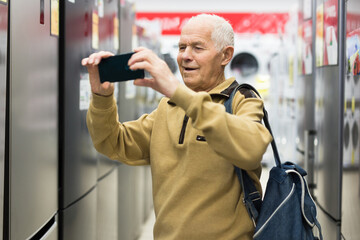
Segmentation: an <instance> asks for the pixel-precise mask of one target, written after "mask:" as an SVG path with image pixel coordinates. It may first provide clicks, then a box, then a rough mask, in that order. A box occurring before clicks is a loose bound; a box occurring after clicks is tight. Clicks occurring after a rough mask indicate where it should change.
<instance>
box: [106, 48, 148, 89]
mask: <svg viewBox="0 0 360 240" xmlns="http://www.w3.org/2000/svg"><path fill="white" fill-rule="evenodd" d="M133 54H134V53H133V52H131V53H125V54H120V55H116V56H111V57H108V58H104V59H102V60H101V62H100V63H99V75H100V82H101V83H103V82H122V81H128V80H134V79H137V78H144V76H145V71H144V70H143V69H139V70H135V71H133V70H131V69H130V68H129V65H128V61H129V59H130V57H131V56H132V55H133Z"/></svg>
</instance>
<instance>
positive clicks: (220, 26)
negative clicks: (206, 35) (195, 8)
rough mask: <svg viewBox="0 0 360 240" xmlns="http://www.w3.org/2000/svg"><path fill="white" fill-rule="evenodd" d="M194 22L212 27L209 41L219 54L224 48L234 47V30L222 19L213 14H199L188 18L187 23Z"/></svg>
mask: <svg viewBox="0 0 360 240" xmlns="http://www.w3.org/2000/svg"><path fill="white" fill-rule="evenodd" d="M194 20H203V21H206V22H209V23H210V24H212V25H213V27H214V28H213V32H212V35H211V39H212V40H213V41H214V44H215V47H216V49H217V50H218V51H219V52H220V51H221V50H222V49H223V48H224V47H226V46H232V47H233V46H234V30H233V28H232V26H231V24H230V23H229V22H228V21H227V20H225V19H224V18H222V17H220V16H217V15H214V14H204V13H203V14H199V15H197V16H194V17H192V18H190V20H189V21H188V23H190V22H191V21H194Z"/></svg>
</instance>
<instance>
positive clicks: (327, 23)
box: [313, 0, 357, 240]
mask: <svg viewBox="0 0 360 240" xmlns="http://www.w3.org/2000/svg"><path fill="white" fill-rule="evenodd" d="M350 2H353V3H354V2H355V0H353V1H351V0H350V1H348V3H350ZM315 9H316V19H317V22H316V40H315V43H316V86H315V89H316V90H315V125H316V138H315V160H314V164H313V167H314V168H313V169H314V185H315V188H314V197H315V200H316V203H317V205H318V209H319V211H318V215H319V221H320V223H321V225H322V229H323V235H324V239H329V240H331V239H339V240H340V239H342V236H343V224H344V222H345V219H346V218H347V216H346V215H344V214H343V213H344V212H343V209H344V208H348V207H349V206H347V205H345V204H344V202H343V201H342V197H343V195H344V192H346V191H353V190H355V189H352V187H353V186H351V184H350V185H348V186H345V188H343V180H344V174H345V171H346V170H345V168H344V159H345V158H346V157H347V156H346V154H345V155H344V153H346V152H345V151H344V145H345V144H344V143H345V141H344V140H345V139H344V130H345V129H346V127H345V126H346V124H344V122H345V121H344V117H345V115H346V111H345V102H346V94H345V93H346V92H345V86H346V80H345V79H346V65H347V64H346V1H344V0H321V1H317V4H316V6H315ZM344 127H345V128H344ZM356 191H357V189H356ZM346 238H347V237H346ZM350 239H352V238H350ZM355 239H356V238H355Z"/></svg>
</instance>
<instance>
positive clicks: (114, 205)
mask: <svg viewBox="0 0 360 240" xmlns="http://www.w3.org/2000/svg"><path fill="white" fill-rule="evenodd" d="M118 4H119V3H118V1H117V0H107V1H104V0H98V1H90V0H76V1H62V2H61V3H60V13H61V14H60V16H61V18H60V19H61V21H60V67H59V68H60V84H59V86H60V92H59V96H60V100H59V101H60V114H59V115H60V116H59V123H60V127H59V142H60V144H59V159H60V164H59V168H60V209H59V212H60V223H61V225H60V226H61V228H60V235H59V236H60V239H66V240H70V239H87V240H90V239H117V238H118V214H117V211H118V210H117V209H118V205H119V201H118V180H117V178H118V177H117V176H118V172H117V167H118V163H117V162H115V161H112V160H110V159H108V158H107V157H106V156H104V155H101V154H100V153H98V152H97V151H96V150H95V148H94V147H93V144H92V140H91V137H90V135H89V132H88V129H87V126H86V114H87V110H88V108H89V104H90V97H91V87H90V83H89V75H88V73H87V69H86V67H83V66H81V60H82V59H83V58H85V57H88V56H89V55H90V54H92V53H94V52H98V51H110V52H113V53H116V52H117V49H118V48H119V34H118V25H119V18H118Z"/></svg>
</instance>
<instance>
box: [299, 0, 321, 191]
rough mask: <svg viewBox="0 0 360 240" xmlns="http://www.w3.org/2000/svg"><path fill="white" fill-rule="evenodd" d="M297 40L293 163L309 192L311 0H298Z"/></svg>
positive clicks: (312, 59) (313, 27)
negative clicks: (302, 169) (301, 168)
mask: <svg viewBox="0 0 360 240" xmlns="http://www.w3.org/2000/svg"><path fill="white" fill-rule="evenodd" d="M298 3H299V4H298V6H299V14H298V36H297V38H298V40H297V49H298V50H297V51H298V52H297V66H295V67H296V68H297V70H296V72H297V73H298V75H297V81H296V89H297V91H296V101H297V105H296V106H297V107H296V116H297V123H298V124H297V141H296V151H297V160H298V162H299V163H300V164H302V165H304V167H305V169H306V170H307V172H308V179H307V180H308V184H309V188H310V191H311V192H313V188H314V179H313V176H314V175H313V163H314V144H313V142H314V139H315V136H316V127H315V80H316V72H315V65H316V63H315V44H314V43H315V36H316V35H315V34H316V13H315V4H316V1H315V0H300V1H298Z"/></svg>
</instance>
